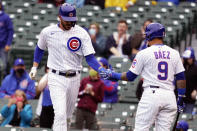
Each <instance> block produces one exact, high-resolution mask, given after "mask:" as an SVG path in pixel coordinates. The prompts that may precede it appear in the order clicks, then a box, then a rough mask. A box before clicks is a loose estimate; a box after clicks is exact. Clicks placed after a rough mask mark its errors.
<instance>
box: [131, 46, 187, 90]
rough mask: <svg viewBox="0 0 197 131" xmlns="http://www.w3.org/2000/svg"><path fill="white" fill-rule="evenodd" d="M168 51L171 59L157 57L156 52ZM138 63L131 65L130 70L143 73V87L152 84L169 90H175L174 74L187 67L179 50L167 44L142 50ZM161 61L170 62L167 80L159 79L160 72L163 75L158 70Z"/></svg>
mask: <svg viewBox="0 0 197 131" xmlns="http://www.w3.org/2000/svg"><path fill="white" fill-rule="evenodd" d="M158 51H160V52H163V51H165V52H166V54H165V55H166V56H165V57H167V56H168V53H167V52H168V51H169V53H170V54H169V58H170V59H156V58H155V55H154V52H158ZM135 59H136V61H137V62H136V65H135V67H134V68H133V67H132V66H131V68H130V71H131V72H133V73H135V74H138V75H139V74H141V76H142V77H143V78H144V83H143V87H149V86H150V85H157V86H160V87H162V88H165V89H167V90H172V91H173V90H174V85H173V81H174V75H175V74H177V73H180V72H183V71H184V70H185V69H184V67H183V64H182V61H181V58H180V55H179V53H178V51H176V50H174V49H172V48H170V47H168V46H166V45H152V46H151V47H149V48H146V49H145V50H142V51H140V52H139V53H138V54H137V55H136V57H135ZM161 61H165V62H167V63H168V77H167V80H159V79H158V77H157V76H158V74H161V75H163V73H160V72H159V70H158V67H157V66H158V63H159V62H161Z"/></svg>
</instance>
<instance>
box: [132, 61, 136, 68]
mask: <svg viewBox="0 0 197 131" xmlns="http://www.w3.org/2000/svg"><path fill="white" fill-rule="evenodd" d="M136 64H137V60H136V59H134V60H133V62H132V65H131V67H132V68H135V66H136Z"/></svg>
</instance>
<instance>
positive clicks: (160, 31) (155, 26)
mask: <svg viewBox="0 0 197 131" xmlns="http://www.w3.org/2000/svg"><path fill="white" fill-rule="evenodd" d="M145 35H146V40H148V41H151V40H153V39H154V38H163V37H165V27H164V26H163V25H162V24H160V23H151V24H149V25H148V26H147V27H146V30H145Z"/></svg>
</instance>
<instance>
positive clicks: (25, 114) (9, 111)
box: [1, 104, 33, 127]
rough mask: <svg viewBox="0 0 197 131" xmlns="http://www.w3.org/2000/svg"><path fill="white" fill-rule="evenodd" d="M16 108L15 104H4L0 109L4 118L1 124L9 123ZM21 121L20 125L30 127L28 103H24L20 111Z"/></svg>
mask: <svg viewBox="0 0 197 131" xmlns="http://www.w3.org/2000/svg"><path fill="white" fill-rule="evenodd" d="M15 109H16V105H15V104H14V105H12V106H11V107H10V108H9V107H8V106H7V105H4V106H3V108H2V109H1V115H2V116H3V117H4V118H5V120H4V121H3V122H2V123H1V126H5V125H7V124H9V123H10V122H11V121H12V119H13V116H14V112H15ZM20 116H21V121H20V127H30V122H31V120H32V117H33V112H32V107H31V105H29V104H26V105H25V107H24V108H23V110H22V111H21V112H20Z"/></svg>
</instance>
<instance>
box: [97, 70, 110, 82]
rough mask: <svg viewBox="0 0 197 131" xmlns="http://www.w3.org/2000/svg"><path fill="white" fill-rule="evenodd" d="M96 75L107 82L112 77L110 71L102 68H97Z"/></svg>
mask: <svg viewBox="0 0 197 131" xmlns="http://www.w3.org/2000/svg"><path fill="white" fill-rule="evenodd" d="M98 73H99V75H100V77H101V78H103V79H104V80H108V79H109V78H110V77H111V76H112V71H111V70H110V69H105V68H103V67H101V68H99V70H98Z"/></svg>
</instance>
